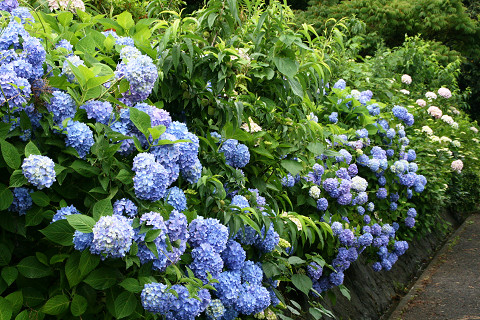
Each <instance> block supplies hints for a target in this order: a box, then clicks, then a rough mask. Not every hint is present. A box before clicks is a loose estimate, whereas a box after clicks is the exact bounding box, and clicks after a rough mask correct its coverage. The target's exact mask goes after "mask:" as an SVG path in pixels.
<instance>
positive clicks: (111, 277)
mask: <svg viewBox="0 0 480 320" xmlns="http://www.w3.org/2000/svg"><path fill="white" fill-rule="evenodd" d="M83 281H84V282H85V283H87V284H88V285H90V286H91V287H92V288H94V289H97V290H105V289H108V288H110V287H112V286H113V285H115V283H116V282H117V272H116V271H115V270H114V269H111V268H106V267H104V268H100V269H97V270H93V271H92V272H91V273H90V274H89V275H88V277H87V278H86V279H85V280H83Z"/></svg>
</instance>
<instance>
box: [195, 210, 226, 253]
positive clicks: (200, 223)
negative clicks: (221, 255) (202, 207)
mask: <svg viewBox="0 0 480 320" xmlns="http://www.w3.org/2000/svg"><path fill="white" fill-rule="evenodd" d="M188 231H189V235H190V238H189V239H188V242H189V243H190V244H191V245H192V246H194V247H198V246H200V245H201V244H202V243H208V244H210V245H211V246H212V250H214V251H215V252H222V251H223V250H225V248H226V245H227V241H228V228H227V227H226V226H224V225H223V224H221V223H220V221H219V220H217V219H213V218H208V219H204V218H203V217H198V218H197V219H195V220H193V221H192V222H191V223H190V226H189V227H188Z"/></svg>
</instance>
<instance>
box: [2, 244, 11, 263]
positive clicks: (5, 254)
mask: <svg viewBox="0 0 480 320" xmlns="http://www.w3.org/2000/svg"><path fill="white" fill-rule="evenodd" d="M11 259H12V253H11V252H10V250H9V249H8V247H7V246H6V245H5V244H4V243H0V266H6V265H7V264H8V263H9V262H10V260H11Z"/></svg>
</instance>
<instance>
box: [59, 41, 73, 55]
mask: <svg viewBox="0 0 480 320" xmlns="http://www.w3.org/2000/svg"><path fill="white" fill-rule="evenodd" d="M55 48H56V49H58V48H63V49H65V50H66V51H67V55H66V56H67V57H69V56H71V55H73V46H72V44H71V43H70V41H68V40H66V39H62V40H60V41H58V43H57V44H56V45H55ZM63 49H61V50H63Z"/></svg>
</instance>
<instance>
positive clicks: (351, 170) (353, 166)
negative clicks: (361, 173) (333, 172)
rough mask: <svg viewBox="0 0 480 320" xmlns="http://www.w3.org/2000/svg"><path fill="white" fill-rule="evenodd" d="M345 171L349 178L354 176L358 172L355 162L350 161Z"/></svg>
mask: <svg viewBox="0 0 480 320" xmlns="http://www.w3.org/2000/svg"><path fill="white" fill-rule="evenodd" d="M347 172H348V175H349V176H350V177H351V178H353V177H355V176H356V175H357V174H358V168H357V165H356V164H355V163H352V164H351V165H349V166H348V169H347Z"/></svg>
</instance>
